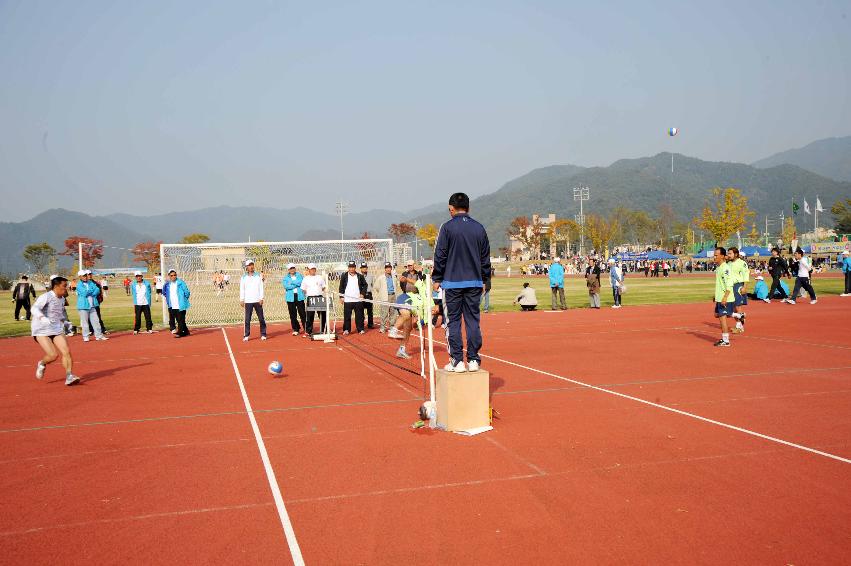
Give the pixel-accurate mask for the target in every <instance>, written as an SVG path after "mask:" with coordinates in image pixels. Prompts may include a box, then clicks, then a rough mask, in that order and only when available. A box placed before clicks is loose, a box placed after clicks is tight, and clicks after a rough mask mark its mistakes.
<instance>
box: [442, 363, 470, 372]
mask: <svg viewBox="0 0 851 566" xmlns="http://www.w3.org/2000/svg"><path fill="white" fill-rule="evenodd" d="M443 369H445V370H446V371H454V372H455V373H464V372H465V371H467V366H465V365H464V362H458V363H457V364H454V365H453V363H452V360H449V363H448V364H446V365H445V366H443Z"/></svg>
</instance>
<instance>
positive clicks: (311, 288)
mask: <svg viewBox="0 0 851 566" xmlns="http://www.w3.org/2000/svg"><path fill="white" fill-rule="evenodd" d="M301 290H302V291H304V294H305V295H307V296H308V297H317V296H320V295H323V294H324V291H325V278H324V277H321V276H319V275H305V276H304V279H302V280H301Z"/></svg>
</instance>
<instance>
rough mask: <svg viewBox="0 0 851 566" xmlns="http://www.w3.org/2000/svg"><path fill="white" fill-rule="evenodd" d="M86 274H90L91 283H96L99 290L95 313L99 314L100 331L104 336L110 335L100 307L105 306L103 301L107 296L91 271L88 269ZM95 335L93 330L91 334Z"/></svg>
mask: <svg viewBox="0 0 851 566" xmlns="http://www.w3.org/2000/svg"><path fill="white" fill-rule="evenodd" d="M86 272H87V273H88V274H89V283H94V285H95V287H97V289H98V304H97V306H96V307H95V312H96V313H97V314H98V320H99V321H100V331H101V332H102V333H104V334H109V330H107V329H106V323H105V322H104V321H103V315H102V314H101V313H100V307H101V305H103V301H104V299H106V295H104V293H103V287H101V284H100V283H98V282H97V280H96V279H95V276H94V275H92V272H91V270H89V269H87V270H86ZM93 333H94V330H93V329H92V331H91V332H90V334H93Z"/></svg>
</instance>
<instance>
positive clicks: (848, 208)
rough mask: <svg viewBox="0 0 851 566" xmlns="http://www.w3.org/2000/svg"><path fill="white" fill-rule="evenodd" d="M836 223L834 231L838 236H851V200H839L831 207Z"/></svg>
mask: <svg viewBox="0 0 851 566" xmlns="http://www.w3.org/2000/svg"><path fill="white" fill-rule="evenodd" d="M830 212H831V213H832V214H833V216H834V219H835V221H836V225H835V227H834V229H835V230H836V233H837V234H851V198H849V199H845V201H841V200H838V201H836V204H834V205H833V206H831V207H830Z"/></svg>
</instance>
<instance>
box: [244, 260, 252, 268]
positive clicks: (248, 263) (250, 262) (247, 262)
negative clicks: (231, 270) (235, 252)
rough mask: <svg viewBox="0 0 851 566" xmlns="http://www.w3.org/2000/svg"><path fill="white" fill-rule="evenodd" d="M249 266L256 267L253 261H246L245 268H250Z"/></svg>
mask: <svg viewBox="0 0 851 566" xmlns="http://www.w3.org/2000/svg"><path fill="white" fill-rule="evenodd" d="M249 265H254V260H253V259H246V260H245V267H248V266H249Z"/></svg>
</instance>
